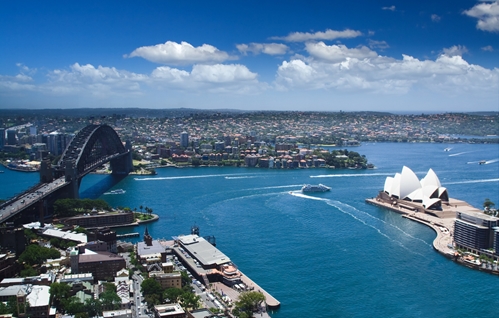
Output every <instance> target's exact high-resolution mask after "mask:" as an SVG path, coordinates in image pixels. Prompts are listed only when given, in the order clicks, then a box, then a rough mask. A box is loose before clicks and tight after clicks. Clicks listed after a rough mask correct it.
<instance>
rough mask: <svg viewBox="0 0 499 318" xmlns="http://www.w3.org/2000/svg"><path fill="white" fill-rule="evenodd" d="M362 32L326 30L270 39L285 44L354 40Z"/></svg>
mask: <svg viewBox="0 0 499 318" xmlns="http://www.w3.org/2000/svg"><path fill="white" fill-rule="evenodd" d="M361 35H362V32H360V31H355V30H350V29H346V30H343V31H335V30H331V29H327V30H326V31H325V32H315V33H308V32H294V33H290V34H288V35H287V36H283V37H279V36H275V37H272V39H274V40H283V41H287V42H307V41H312V40H334V39H340V38H344V39H347V38H355V37H358V36H361Z"/></svg>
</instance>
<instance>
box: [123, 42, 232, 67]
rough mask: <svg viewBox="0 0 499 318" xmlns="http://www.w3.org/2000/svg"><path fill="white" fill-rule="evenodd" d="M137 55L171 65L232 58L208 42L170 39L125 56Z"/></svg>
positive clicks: (213, 61) (138, 49)
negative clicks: (197, 42) (200, 42)
mask: <svg viewBox="0 0 499 318" xmlns="http://www.w3.org/2000/svg"><path fill="white" fill-rule="evenodd" d="M137 56H138V57H142V58H144V59H146V60H148V61H151V62H155V63H161V64H171V65H187V64H196V63H220V62H223V61H226V60H228V59H234V57H231V56H229V54H227V53H226V52H224V51H220V50H219V49H217V48H216V47H214V46H212V45H209V44H203V45H201V46H198V47H194V46H192V45H191V44H189V43H187V42H181V43H176V42H172V41H167V42H165V43H163V44H157V45H153V46H142V47H139V48H137V49H135V50H134V51H133V52H132V53H130V54H129V55H128V56H125V57H137Z"/></svg>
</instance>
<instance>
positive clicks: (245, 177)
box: [225, 176, 257, 180]
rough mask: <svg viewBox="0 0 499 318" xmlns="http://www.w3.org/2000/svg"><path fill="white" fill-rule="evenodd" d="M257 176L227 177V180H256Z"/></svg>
mask: <svg viewBox="0 0 499 318" xmlns="http://www.w3.org/2000/svg"><path fill="white" fill-rule="evenodd" d="M256 177H257V176H241V177H225V179H227V180H233V179H252V178H256Z"/></svg>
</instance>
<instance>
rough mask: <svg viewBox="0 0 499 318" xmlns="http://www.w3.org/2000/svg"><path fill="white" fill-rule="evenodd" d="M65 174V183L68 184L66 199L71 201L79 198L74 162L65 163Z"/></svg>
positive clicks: (78, 182)
mask: <svg viewBox="0 0 499 318" xmlns="http://www.w3.org/2000/svg"><path fill="white" fill-rule="evenodd" d="M65 164H66V167H65V172H64V175H65V177H66V182H69V185H68V188H67V191H68V197H69V198H71V199H79V198H80V193H79V192H80V191H79V189H80V180H79V179H78V170H77V169H76V166H75V162H74V161H73V160H67V161H66V162H65Z"/></svg>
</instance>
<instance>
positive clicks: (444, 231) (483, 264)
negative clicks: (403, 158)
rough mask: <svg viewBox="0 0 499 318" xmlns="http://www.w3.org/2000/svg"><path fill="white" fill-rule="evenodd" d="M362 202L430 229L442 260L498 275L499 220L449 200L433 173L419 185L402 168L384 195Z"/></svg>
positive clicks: (387, 184)
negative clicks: (432, 231)
mask: <svg viewBox="0 0 499 318" xmlns="http://www.w3.org/2000/svg"><path fill="white" fill-rule="evenodd" d="M423 193H429V194H430V195H431V198H430V197H428V196H425V195H424V194H423ZM401 198H403V199H401ZM365 202H366V203H369V204H373V205H375V206H379V207H382V208H385V209H388V210H390V211H393V212H396V213H399V214H402V217H404V218H407V219H410V220H413V221H415V222H419V223H421V224H424V225H426V226H428V227H430V228H432V229H433V230H434V231H435V233H436V237H435V239H434V241H433V244H432V245H433V248H434V249H435V250H436V251H437V252H439V253H441V254H442V255H444V256H445V257H447V258H449V259H451V260H453V261H455V262H457V263H460V264H462V265H465V266H467V267H469V268H473V269H477V270H481V271H485V272H488V273H491V274H495V275H499V265H498V263H499V252H498V250H497V243H498V242H499V228H498V227H497V224H498V222H499V219H498V218H496V217H493V216H489V215H487V214H485V213H483V211H482V210H479V209H477V208H475V207H473V206H471V205H470V204H468V203H467V202H465V201H462V200H458V199H454V198H449V197H448V193H447V189H446V188H444V187H442V186H441V185H440V181H439V180H438V177H437V176H436V174H435V173H434V172H433V170H431V169H430V171H429V172H428V174H427V175H426V176H425V177H424V178H423V179H421V181H420V183H419V182H418V180H417V178H416V179H415V175H414V173H413V172H412V171H411V170H410V169H409V168H407V167H404V168H403V170H402V173H401V174H398V173H397V174H396V175H395V177H394V178H391V177H388V178H387V180H386V182H385V189H384V190H383V191H380V192H379V193H378V195H377V196H376V197H373V198H368V199H366V200H365Z"/></svg>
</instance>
